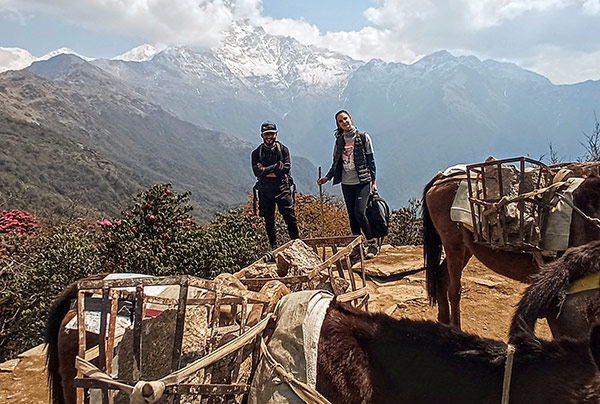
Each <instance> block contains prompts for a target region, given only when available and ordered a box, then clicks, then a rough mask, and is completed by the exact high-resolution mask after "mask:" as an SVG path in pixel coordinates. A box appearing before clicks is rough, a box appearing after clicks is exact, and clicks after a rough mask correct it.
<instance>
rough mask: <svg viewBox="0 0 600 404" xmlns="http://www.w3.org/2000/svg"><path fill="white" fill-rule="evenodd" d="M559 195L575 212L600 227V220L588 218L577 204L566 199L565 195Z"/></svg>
mask: <svg viewBox="0 0 600 404" xmlns="http://www.w3.org/2000/svg"><path fill="white" fill-rule="evenodd" d="M557 195H558V196H559V197H561V198H562V200H564V201H565V202H566V203H568V204H569V205H570V206H571V207H572V208H573V210H574V211H575V212H577V213H579V214H580V215H581V216H582V217H583V218H584V219H586V220H587V221H589V222H590V223H592V224H594V225H596V226H597V227H600V219H598V218H597V217H591V216H588V215H587V214H586V213H585V212H584V211H582V210H581V209H579V208H578V207H577V206H575V203H573V201H571V200H569V198H566V197H565V196H564V195H563V194H560V193H559V194H557Z"/></svg>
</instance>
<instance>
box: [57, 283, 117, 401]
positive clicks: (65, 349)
mask: <svg viewBox="0 0 600 404" xmlns="http://www.w3.org/2000/svg"><path fill="white" fill-rule="evenodd" d="M105 276H106V274H99V275H94V276H91V277H89V278H87V279H89V280H97V279H103V278H104V277H105ZM75 299H77V283H76V282H74V283H72V284H70V285H69V286H67V287H66V288H65V289H64V290H63V291H62V293H61V294H60V295H58V297H57V298H56V300H55V301H54V303H53V304H52V306H51V307H50V311H49V312H48V319H47V321H46V343H47V348H46V367H47V370H48V386H49V388H50V400H51V401H52V403H53V404H71V403H75V402H76V395H75V394H76V393H75V387H74V386H73V379H75V376H77V370H76V369H75V357H76V356H77V354H78V353H79V336H78V333H77V330H70V329H67V328H65V327H66V325H67V323H68V322H69V321H71V319H72V318H73V317H75V315H76V314H77V312H76V311H75V310H71V302H73V301H74V300H75ZM86 341H88V348H91V347H92V345H94V343H95V342H96V341H98V335H97V334H93V333H87V334H86Z"/></svg>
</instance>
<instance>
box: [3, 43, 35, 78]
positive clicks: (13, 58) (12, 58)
mask: <svg viewBox="0 0 600 404" xmlns="http://www.w3.org/2000/svg"><path fill="white" fill-rule="evenodd" d="M35 60H36V59H35V57H34V56H33V55H32V54H31V53H29V52H27V51H26V50H25V49H21V48H3V47H0V72H5V71H7V70H21V69H24V68H26V67H27V66H29V65H31V64H32V63H33V62H34V61H35Z"/></svg>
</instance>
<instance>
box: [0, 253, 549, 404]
mask: <svg viewBox="0 0 600 404" xmlns="http://www.w3.org/2000/svg"><path fill="white" fill-rule="evenodd" d="M422 265H423V255H422V247H420V246H418V247H389V246H384V247H383V249H382V252H381V254H380V256H378V257H377V258H376V259H374V260H371V261H366V263H365V268H366V271H367V273H368V274H369V275H370V276H369V278H368V288H369V293H370V300H369V301H370V303H369V310H370V311H382V312H386V313H388V314H390V315H392V316H394V317H408V318H411V319H415V320H420V319H427V320H435V319H436V316H437V308H435V307H431V306H429V303H428V300H427V294H426V290H425V273H424V271H422V270H420V268H421V267H422ZM524 290H525V285H524V284H521V283H519V282H516V281H513V280H510V279H507V278H504V277H501V276H499V275H497V274H495V273H494V272H492V271H490V270H488V269H487V268H486V267H484V266H483V265H481V263H479V262H478V261H477V260H475V259H474V258H473V259H472V260H471V262H470V263H469V265H468V266H467V267H466V269H465V270H464V272H463V291H462V300H461V310H462V328H463V330H464V331H466V332H469V333H473V334H477V335H480V336H483V337H487V338H494V339H498V340H502V341H506V338H507V332H508V325H509V323H510V318H511V316H512V314H513V311H514V308H515V306H516V305H517V303H518V302H519V299H520V296H521V294H522V293H523V291H524ZM536 331H537V334H538V335H539V336H540V337H542V338H545V339H549V338H550V331H549V329H548V326H547V324H546V323H545V322H541V323H539V325H538V329H537V330H536ZM44 366H45V363H44V355H43V351H42V350H41V349H40V348H37V349H34V350H32V351H30V352H27V353H25V354H24V355H22V356H21V357H20V358H16V359H14V360H13V361H12V362H11V361H9V362H7V363H4V364H2V365H0V368H1V369H0V403H5V404H17V403H23V404H37V403H47V402H48V399H47V395H48V392H47V388H46V375H45V372H44Z"/></svg>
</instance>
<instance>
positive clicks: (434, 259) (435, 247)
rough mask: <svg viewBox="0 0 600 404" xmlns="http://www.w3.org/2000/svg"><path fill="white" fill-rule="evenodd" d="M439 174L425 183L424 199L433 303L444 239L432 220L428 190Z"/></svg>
mask: <svg viewBox="0 0 600 404" xmlns="http://www.w3.org/2000/svg"><path fill="white" fill-rule="evenodd" d="M439 176H440V175H439V174H438V175H436V176H435V177H433V178H432V179H431V181H429V183H428V184H427V185H425V188H424V189H423V199H422V200H423V207H422V212H423V254H424V261H425V277H426V278H427V295H428V296H429V303H430V304H432V305H435V304H436V303H437V291H438V289H439V284H440V282H441V276H440V260H441V258H442V239H441V238H440V235H439V234H438V232H437V230H436V229H435V226H434V225H433V222H432V221H431V215H430V214H429V208H428V207H427V191H429V190H430V189H431V188H432V187H433V184H434V182H435V181H436V180H437V179H438V178H439Z"/></svg>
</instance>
